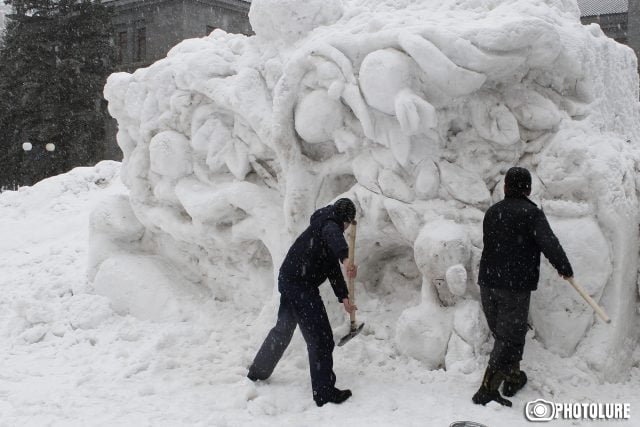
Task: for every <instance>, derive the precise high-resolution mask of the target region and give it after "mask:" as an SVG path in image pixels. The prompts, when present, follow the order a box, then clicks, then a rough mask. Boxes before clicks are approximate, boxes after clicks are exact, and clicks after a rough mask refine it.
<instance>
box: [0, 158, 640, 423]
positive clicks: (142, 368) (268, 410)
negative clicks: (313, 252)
mask: <svg viewBox="0 0 640 427" xmlns="http://www.w3.org/2000/svg"><path fill="white" fill-rule="evenodd" d="M118 169H119V164H117V163H113V162H103V163H101V164H99V165H98V166H97V167H96V168H79V169H75V170H74V171H72V172H70V173H68V174H65V175H60V176H57V177H54V178H50V179H48V180H45V181H43V182H41V183H39V184H37V185H35V186H34V187H31V188H23V189H21V190H20V191H18V192H5V193H2V194H1V195H0V216H1V217H2V218H3V221H2V222H0V235H1V236H3V238H2V240H0V272H1V274H0V291H1V292H2V295H3V297H2V298H1V299H0V333H1V334H2V336H1V337H0V366H2V368H1V369H0V396H2V399H0V425H2V426H45V425H49V426H146V425H149V426H172V427H173V426H248V425H251V426H254V425H257V426H261V425H264V426H267V425H268V426H276V425H277V426H302V425H305V426H312V425H313V426H315V425H336V426H372V425H373V426H447V425H449V424H450V423H451V422H453V421H454V420H460V419H472V420H475V421H478V422H483V423H485V424H486V425H488V426H492V427H496V426H497V427H501V426H505V427H506V426H509V427H512V426H520V425H527V424H528V422H527V421H526V420H525V418H524V415H523V407H524V404H525V403H526V402H527V401H530V400H534V399H537V398H546V399H548V400H552V401H557V402H569V401H580V402H590V401H595V402H610V401H620V402H630V403H631V416H632V418H631V421H629V422H628V423H625V424H623V425H636V423H637V421H634V420H635V419H636V417H637V416H636V414H637V412H636V411H637V408H640V395H639V393H638V388H639V387H640V369H638V367H637V366H638V362H640V361H639V360H637V359H638V358H637V357H636V361H635V366H634V367H633V368H632V369H631V371H630V372H629V376H628V379H627V380H626V381H625V382H623V383H621V384H606V383H605V384H600V383H599V381H598V380H597V379H596V378H595V377H594V375H593V373H592V372H591V370H590V369H589V368H588V367H587V366H586V364H585V363H584V361H581V360H580V359H579V358H577V357H575V356H574V357H570V358H562V357H559V356H556V355H554V354H552V353H550V352H549V351H547V350H545V349H544V348H543V347H542V345H541V344H540V342H539V341H537V340H535V339H532V338H531V337H529V339H528V340H527V345H526V351H525V359H524V364H523V368H524V369H525V370H526V371H527V372H528V373H529V376H530V378H531V381H530V383H529V384H528V385H527V386H526V387H525V389H524V390H523V391H522V392H521V393H519V394H518V395H517V397H515V398H514V399H513V402H514V407H513V408H511V409H509V408H503V407H500V406H498V405H497V404H493V403H492V404H490V405H488V406H487V407H481V406H477V405H474V404H473V403H471V395H472V394H473V392H474V391H475V389H476V387H477V386H478V383H479V381H480V375H481V370H479V369H477V370H475V371H473V372H471V373H470V374H463V373H456V372H445V371H443V370H441V369H440V370H434V371H430V370H428V369H427V368H426V366H425V365H424V364H423V363H421V362H419V361H417V360H415V359H412V358H411V357H407V356H404V355H402V354H400V353H399V352H398V351H397V350H396V349H395V348H394V345H393V342H392V341H391V340H389V339H388V336H385V334H384V331H385V329H384V328H377V325H382V324H385V322H387V316H389V311H390V310H391V311H392V310H394V309H397V308H398V307H393V306H391V307H388V306H383V305H381V304H376V303H375V301H374V300H371V299H367V298H365V299H363V300H362V304H361V310H360V313H359V314H360V318H361V319H362V320H364V321H365V322H366V323H367V324H368V325H370V327H366V328H365V332H364V333H363V334H361V335H360V336H358V337H357V338H354V339H353V340H351V341H350V342H349V343H348V344H347V345H345V346H344V347H340V348H337V349H336V351H335V361H336V363H335V368H336V373H337V375H338V384H339V385H340V386H343V387H350V388H351V389H352V390H353V392H354V396H353V397H352V398H351V399H350V400H349V401H347V402H346V403H345V404H343V405H340V406H336V405H326V406H324V407H322V408H317V407H316V406H315V404H314V403H313V400H312V399H311V391H310V384H309V380H308V371H307V370H308V366H307V360H306V351H305V348H304V343H303V341H302V338H301V336H300V335H299V332H296V335H295V336H294V341H293V343H292V345H291V348H290V349H289V350H288V351H287V353H286V354H285V356H284V358H283V360H282V362H281V364H280V365H279V366H278V368H277V369H276V371H275V373H274V375H273V377H272V378H271V379H270V380H269V381H267V382H266V383H264V384H258V385H257V386H256V385H254V384H253V383H250V382H248V380H246V379H245V378H244V375H245V374H246V368H245V367H246V366H247V365H248V363H249V362H250V360H251V358H252V357H253V352H254V351H255V349H256V341H257V339H256V338H258V337H255V336H254V332H253V327H252V326H251V325H252V324H253V321H254V319H255V317H256V315H257V314H258V312H259V311H260V308H251V307H244V306H238V305H235V304H233V303H232V302H231V301H219V300H216V299H210V300H206V301H202V302H201V303H200V304H198V305H197V307H194V308H193V310H192V311H191V312H190V313H189V317H190V319H189V320H185V321H177V320H171V321H165V322H152V321H147V320H140V319H138V318H136V317H134V316H131V315H124V316H122V315H119V314H116V313H115V312H114V311H113V310H112V309H111V308H110V306H109V301H108V300H107V299H106V298H105V297H102V296H99V295H96V294H95V293H93V290H92V288H91V285H90V284H89V283H88V282H87V279H86V276H85V269H86V267H87V255H88V254H87V251H88V245H87V242H88V231H89V224H88V222H89V214H90V212H91V211H92V210H93V209H94V208H95V207H96V206H99V205H100V204H101V203H103V202H104V200H105V199H108V198H110V197H112V196H113V195H122V194H126V189H125V187H124V186H123V185H122V183H121V182H120V180H119V178H118V177H117V172H118ZM362 268H365V267H364V266H363V267H362ZM326 287H327V288H328V286H326ZM325 291H326V289H325ZM329 293H330V291H329ZM333 300H334V298H328V299H327V301H329V302H328V304H329V305H331V306H334V305H337V303H335V302H333ZM414 302H415V301H413V300H411V299H410V295H409V294H400V295H399V297H398V298H394V303H395V304H396V305H397V306H408V305H411V304H413V303H414ZM334 326H335V327H336V328H335V331H336V336H341V335H342V334H344V332H345V329H344V328H345V327H346V324H341V323H340V322H337V323H334ZM371 328H374V329H375V330H376V333H372V332H371ZM261 338H262V337H259V339H261ZM485 362H486V356H482V357H480V358H479V359H478V361H477V365H478V366H480V365H482V364H483V363H485ZM557 424H559V425H583V424H582V423H574V424H571V423H569V422H566V423H563V422H557ZM557 424H553V425H557ZM584 425H591V423H588V424H587V423H585V424H584ZM616 425H618V424H616Z"/></svg>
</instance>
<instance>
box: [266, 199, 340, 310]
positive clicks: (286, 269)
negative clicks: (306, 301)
mask: <svg viewBox="0 0 640 427" xmlns="http://www.w3.org/2000/svg"><path fill="white" fill-rule="evenodd" d="M343 227H344V225H343V224H342V223H341V222H340V220H339V219H338V217H337V216H336V211H335V208H334V207H333V205H329V206H326V207H324V208H321V209H318V210H317V211H315V212H314V213H313V215H311V225H309V227H307V229H306V230H305V231H304V232H303V233H302V234H301V235H300V236H299V237H298V238H297V239H296V241H295V242H294V243H293V245H292V246H291V248H290V249H289V252H288V253H287V256H286V257H285V258H284V261H283V262H282V266H281V267H280V273H279V276H278V289H279V290H280V292H281V293H288V292H291V291H295V290H296V289H297V288H298V287H302V289H304V288H308V287H316V288H317V287H318V286H320V285H321V284H322V283H324V281H325V280H327V278H328V279H329V282H330V283H331V287H332V288H333V292H334V293H335V294H336V297H338V300H339V301H342V300H343V299H344V298H348V297H349V291H348V290H347V285H346V283H345V281H344V277H342V271H341V270H340V264H339V262H341V261H343V260H344V259H345V258H347V257H348V256H349V248H348V246H347V242H346V240H345V239H344V235H343V232H344V228H343Z"/></svg>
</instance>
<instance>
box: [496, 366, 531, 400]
mask: <svg viewBox="0 0 640 427" xmlns="http://www.w3.org/2000/svg"><path fill="white" fill-rule="evenodd" d="M526 383H527V374H525V373H524V371H521V370H520V363H515V364H514V365H513V366H511V369H509V372H508V373H507V378H506V379H505V380H504V385H503V386H502V394H504V395H505V396H507V397H511V396H513V395H515V394H516V393H517V392H518V391H519V390H521V389H522V387H524V385H525V384H526Z"/></svg>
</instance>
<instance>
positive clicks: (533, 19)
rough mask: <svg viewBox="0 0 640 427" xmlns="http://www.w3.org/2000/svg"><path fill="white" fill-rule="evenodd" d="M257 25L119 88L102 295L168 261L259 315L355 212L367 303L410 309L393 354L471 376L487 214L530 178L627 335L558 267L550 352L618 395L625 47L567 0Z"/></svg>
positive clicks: (629, 63) (274, 15)
mask: <svg viewBox="0 0 640 427" xmlns="http://www.w3.org/2000/svg"><path fill="white" fill-rule="evenodd" d="M250 19H251V23H252V25H253V28H254V30H255V31H256V35H255V36H252V37H245V36H242V35H233V34H227V33H225V32H223V31H220V30H216V31H214V32H213V33H212V34H211V35H209V36H208V37H204V38H201V39H193V40H186V41H184V42H182V43H180V44H179V45H178V46H176V47H175V48H173V49H172V50H171V52H169V54H168V55H167V58H166V59H163V60H161V61H158V62H157V63H155V64H153V65H152V66H150V67H148V68H146V69H140V70H137V71H136V72H134V73H133V74H126V73H117V74H114V75H112V76H111V77H110V78H109V81H108V83H107V86H106V88H105V95H106V97H107V99H108V100H109V109H110V112H111V114H112V115H113V116H114V117H115V118H116V119H117V120H118V123H119V132H118V143H119V145H120V147H121V148H122V151H123V153H124V161H123V169H122V174H123V181H124V182H125V184H126V185H127V186H128V187H129V189H130V198H129V200H126V201H124V200H121V199H117V200H114V201H113V202H112V203H111V205H110V206H103V207H101V208H100V209H101V210H100V212H101V213H100V214H96V216H98V215H100V216H101V217H104V216H109V215H111V217H112V220H110V221H107V223H106V224H105V223H100V221H94V222H93V227H94V228H93V236H94V238H93V240H92V241H93V246H94V248H93V252H92V253H93V258H92V269H91V271H90V275H91V277H92V278H93V277H95V281H96V283H95V286H96V289H98V290H99V291H102V292H104V293H108V292H109V291H108V289H109V283H110V282H113V281H114V280H115V279H114V277H116V275H117V273H118V268H116V267H115V264H117V263H114V262H113V259H114V257H115V259H123V258H122V257H125V258H124V259H125V260H128V261H127V262H128V263H133V260H132V259H131V258H126V257H127V256H128V257H131V256H136V255H138V256H145V257H147V258H146V261H145V262H146V263H147V264H153V265H156V266H158V263H157V260H158V259H159V258H160V259H164V260H165V262H164V264H163V265H160V266H158V268H157V269H155V270H154V271H158V272H159V274H160V273H161V272H162V270H170V271H173V272H174V273H175V272H179V273H180V277H181V278H182V280H184V281H187V282H191V283H195V284H197V285H198V286H199V289H200V290H201V291H202V290H203V289H207V291H208V293H209V297H210V298H219V299H226V300H233V301H235V302H237V303H239V304H242V305H243V306H249V307H253V308H254V309H255V310H256V311H257V310H258V309H259V308H260V307H263V305H264V301H265V300H270V299H271V296H272V295H274V290H275V288H274V286H275V277H276V275H277V270H278V267H279V265H280V262H281V260H282V258H283V256H284V254H285V251H286V250H287V248H288V245H289V244H290V243H291V241H292V239H293V238H294V237H295V236H296V235H297V233H299V232H300V231H301V230H302V229H303V228H304V227H305V226H306V222H307V221H308V217H309V214H310V213H311V212H312V211H313V210H314V209H315V208H317V207H320V206H323V205H325V204H327V203H329V202H331V201H332V200H335V199H336V198H338V197H343V196H347V197H351V198H352V199H353V200H355V201H356V203H357V205H358V208H359V213H360V214H359V223H360V227H359V228H360V231H359V236H360V237H359V241H358V260H357V261H358V263H359V264H360V266H361V270H360V275H359V282H360V285H359V286H364V287H365V289H367V294H368V295H370V296H371V295H373V297H375V298H377V299H378V301H379V302H380V303H381V304H387V305H388V306H390V307H391V306H393V307H397V306H398V305H397V304H395V305H394V304H391V302H392V301H393V298H394V297H395V298H398V295H400V294H403V295H405V296H406V295H410V298H409V299H408V301H410V302H409V303H408V306H404V307H402V308H394V310H395V311H394V315H393V318H392V319H390V320H389V322H390V323H389V324H388V325H386V326H388V327H391V328H392V330H395V336H394V337H393V339H394V340H395V343H396V345H397V347H398V349H399V350H400V351H402V352H403V353H405V354H407V355H409V356H412V357H415V358H418V359H421V360H423V361H424V362H425V364H426V365H427V366H428V367H430V368H438V367H443V366H444V367H446V368H448V369H460V370H462V371H464V372H469V371H470V370H472V369H474V366H473V364H472V361H473V358H474V357H475V356H476V355H477V354H478V353H479V352H482V351H483V350H482V344H483V343H485V342H486V341H487V339H488V331H487V327H486V325H485V324H484V318H483V315H482V311H481V308H480V305H479V303H478V289H477V285H476V279H477V270H478V263H479V258H480V254H481V250H482V229H481V228H482V227H481V223H482V218H483V212H484V210H486V208H487V207H488V206H490V204H491V203H492V202H495V201H497V200H500V199H501V198H502V185H503V184H502V176H503V175H504V173H505V172H506V170H507V169H508V168H509V167H511V166H514V165H521V166H524V167H527V168H529V169H530V170H531V171H532V173H533V176H534V188H533V195H532V197H533V198H534V200H536V201H537V202H539V203H541V205H542V206H543V207H544V209H545V211H546V212H547V215H548V217H549V219H550V221H551V224H552V227H553V228H554V229H555V231H556V232H557V234H558V235H559V236H560V238H561V240H562V242H563V244H564V245H565V248H566V249H567V251H568V255H569V258H570V259H571V261H572V262H573V264H574V267H575V270H576V279H577V281H578V282H580V283H582V284H583V285H584V286H585V287H586V288H587V289H588V290H589V292H590V293H591V295H592V296H593V297H594V298H595V299H596V300H598V301H600V303H601V304H603V305H604V307H605V308H606V309H607V310H608V311H609V313H610V315H611V317H612V318H613V323H612V325H611V326H605V325H603V324H601V323H598V322H596V321H595V320H594V316H593V313H591V312H590V311H589V309H588V307H587V306H586V305H585V304H583V303H582V302H581V301H580V300H579V299H578V297H577V295H576V294H574V291H573V290H572V289H571V288H570V287H569V286H568V285H567V284H566V283H564V282H562V281H561V280H560V279H559V278H558V277H557V275H556V274H555V273H554V272H553V271H552V270H551V269H550V268H549V266H548V265H546V264H544V265H543V268H542V277H541V282H540V290H539V291H538V292H537V293H535V294H534V296H533V302H532V309H531V320H532V323H533V327H534V329H535V333H536V336H537V337H538V339H539V340H540V341H541V342H542V343H543V344H544V345H545V346H546V347H547V348H548V349H549V350H551V351H554V352H557V353H559V354H562V355H571V354H576V353H577V354H578V355H579V356H580V357H584V358H585V359H586V360H587V362H588V364H589V366H591V367H593V369H594V370H595V371H597V372H600V373H602V374H606V375H608V378H619V377H620V375H621V374H622V373H623V372H624V371H625V369H626V368H627V367H628V366H629V364H630V360H631V357H630V352H631V350H632V348H633V345H634V343H635V342H636V341H635V339H636V335H635V333H634V332H633V331H632V329H633V328H632V326H631V325H634V324H635V323H634V322H635V319H636V312H635V307H634V301H635V299H636V292H637V291H636V290H635V286H636V276H637V270H638V249H639V248H638V229H637V224H638V191H637V188H638V187H637V184H636V181H635V179H634V176H636V174H637V171H638V168H639V166H638V165H639V164H640V163H639V162H638V156H637V155H636V153H637V151H636V147H637V142H638V141H639V139H638V137H639V136H640V133H639V130H640V129H639V128H638V123H640V121H639V119H640V114H639V112H638V102H637V99H638V79H637V75H636V73H635V70H636V59H635V57H634V55H633V53H632V51H631V50H630V49H628V48H627V47H625V46H622V45H619V44H617V43H615V42H614V41H613V40H610V39H608V38H606V37H605V36H604V34H603V33H602V32H601V30H600V29H599V28H598V27H597V26H595V25H590V26H582V25H581V24H580V21H579V13H578V9H577V7H576V4H575V2H573V1H570V0H492V1H476V0H469V1H462V2H461V1H453V0H447V1H442V2H432V1H428V0H423V1H378V0H344V1H340V0H331V1H326V0H323V1H320V0H317V1H316V0H313V1H307V0H305V1H303V0H286V1H276V0H254V1H253V2H252V5H251V12H250ZM108 212H112V214H108ZM132 213H133V215H132ZM118 215H122V220H115V219H113V217H115V216H118ZM114 230H115V231H114ZM111 236H113V237H111ZM127 236H129V237H127ZM114 239H115V240H114ZM141 254H145V255H141ZM117 257H120V258H117ZM149 257H151V258H149ZM545 263H546V261H545ZM390 265H395V266H396V267H394V269H395V270H394V272H391V270H390V269H389V266H390ZM119 270H120V273H121V274H128V273H127V272H126V271H123V269H122V268H120V269H119ZM129 270H132V269H129ZM133 270H135V269H133ZM417 272H419V273H417ZM131 274H132V273H131ZM416 274H418V276H419V277H417V278H416ZM104 277H109V278H110V279H109V280H106V279H104V280H103V279H102V278H104ZM391 277H392V278H393V280H394V282H393V283H389V282H387V279H388V278H391ZM172 280H173V281H175V280H177V279H175V277H174V279H172ZM105 281H106V282H105ZM129 282H131V285H130V286H135V284H134V282H133V281H129ZM145 283H147V282H145ZM163 283H164V282H163ZM162 286H163V288H162V290H161V292H162V298H164V300H166V297H165V295H166V292H169V288H170V286H169V285H167V284H166V283H165V284H163V285H162ZM185 288H186V287H185ZM373 297H371V298H373ZM118 303H119V304H122V301H121V300H119V302H118ZM124 304H125V305H126V302H125V303H124ZM363 307H366V301H365V306H363ZM126 308H127V307H122V309H123V310H126ZM131 309H132V307H129V310H131ZM174 312H175V313H176V316H177V317H179V316H180V313H179V310H177V311H176V310H174ZM144 314H145V315H146V316H147V317H149V318H161V317H162V316H160V314H157V315H156V314H154V313H144ZM263 314H264V313H263ZM362 315H363V316H366V311H365V312H363V313H362ZM371 332H373V333H374V334H376V335H380V334H378V332H379V331H375V330H374V331H369V333H371ZM363 339H366V338H363ZM594 348H595V349H597V351H594Z"/></svg>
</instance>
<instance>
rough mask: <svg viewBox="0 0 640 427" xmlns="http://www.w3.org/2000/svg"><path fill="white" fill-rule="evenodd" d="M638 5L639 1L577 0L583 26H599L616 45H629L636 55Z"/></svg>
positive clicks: (638, 29)
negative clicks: (593, 24) (594, 24)
mask: <svg viewBox="0 0 640 427" xmlns="http://www.w3.org/2000/svg"><path fill="white" fill-rule="evenodd" d="M639 3H640V0H578V7H579V8H580V15H581V17H580V20H581V21H582V23H583V24H585V25H587V24H592V23H596V24H598V25H600V28H602V31H604V33H605V34H606V35H607V36H609V37H611V38H612V39H614V40H615V41H617V42H618V43H623V44H627V45H629V46H630V47H631V48H633V50H634V51H635V52H636V55H637V54H638V49H637V48H638V47H640V46H638V41H639V40H638V35H640V33H638V31H640V28H638V24H640V22H638V18H640V17H639V16H638V12H640V11H639V10H638V4H639ZM634 9H635V14H634V12H633V11H634ZM634 19H635V21H634ZM634 31H635V32H634ZM636 33H638V34H636Z"/></svg>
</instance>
